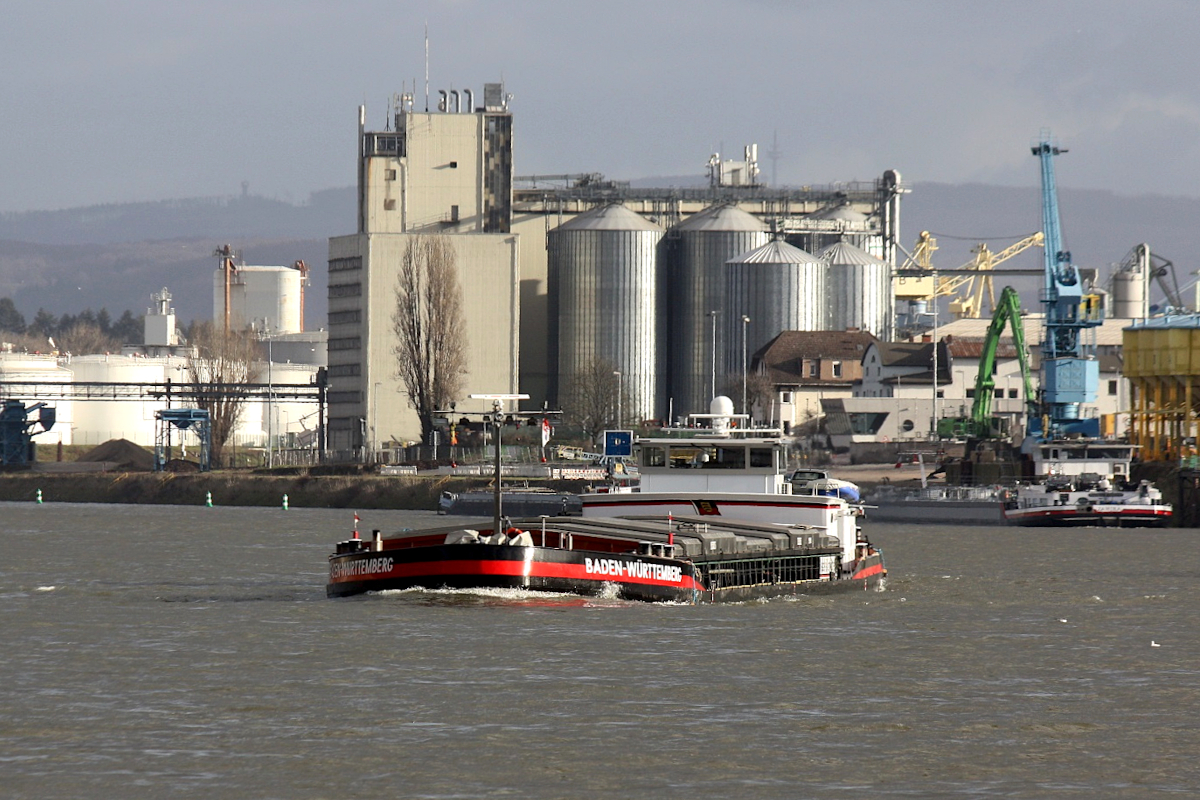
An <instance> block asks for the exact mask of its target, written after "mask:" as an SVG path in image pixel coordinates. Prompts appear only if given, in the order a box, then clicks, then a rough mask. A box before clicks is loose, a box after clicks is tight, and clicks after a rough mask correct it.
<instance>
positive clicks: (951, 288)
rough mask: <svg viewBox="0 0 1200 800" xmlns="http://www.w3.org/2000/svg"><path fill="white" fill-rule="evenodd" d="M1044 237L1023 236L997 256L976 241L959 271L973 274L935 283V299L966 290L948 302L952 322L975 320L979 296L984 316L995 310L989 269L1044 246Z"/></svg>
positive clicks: (979, 303) (1036, 235) (978, 307)
mask: <svg viewBox="0 0 1200 800" xmlns="http://www.w3.org/2000/svg"><path fill="white" fill-rule="evenodd" d="M1045 238H1046V237H1045V236H1044V235H1043V234H1042V233H1041V231H1038V232H1037V233H1035V234H1033V235H1032V236H1026V237H1025V238H1024V239H1022V240H1021V241H1019V242H1017V243H1016V244H1012V245H1009V246H1008V247H1006V248H1004V249H1003V250H1001V251H1000V252H999V253H993V252H992V251H991V250H989V249H988V246H987V243H986V242H980V243H979V245H978V246H977V247H976V248H975V249H974V250H972V251H971V252H972V253H974V254H975V259H974V260H973V261H968V262H967V263H966V264H963V265H962V267H960V269H963V270H970V271H972V272H974V273H976V274H974V275H950V276H947V277H944V278H939V280H938V291H937V294H938V297H949V296H950V295H952V294H954V293H955V292H957V291H958V290H959V289H960V288H962V287H966V289H965V291H964V292H963V293H962V295H961V296H960V297H958V298H957V299H955V300H951V301H950V313H951V314H953V315H954V318H955V319H968V318H969V319H979V311H980V307H981V306H982V305H983V293H984V292H985V291H986V292H987V296H988V313H989V314H990V313H992V312H993V311H994V310H995V308H996V291H995V289H994V288H993V287H992V274H991V273H992V269H993V268H994V267H995V266H996V265H997V264H1002V263H1004V262H1005V261H1008V260H1009V259H1010V258H1012V257H1013V256H1015V255H1018V254H1020V253H1023V252H1025V251H1026V250H1028V249H1029V248H1031V247H1044V246H1045Z"/></svg>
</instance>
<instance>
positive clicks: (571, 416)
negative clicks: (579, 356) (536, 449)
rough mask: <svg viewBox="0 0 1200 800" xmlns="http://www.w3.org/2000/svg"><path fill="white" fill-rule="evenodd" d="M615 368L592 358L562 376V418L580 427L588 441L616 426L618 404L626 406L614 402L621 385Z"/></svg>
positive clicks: (626, 407) (613, 365) (627, 404)
mask: <svg viewBox="0 0 1200 800" xmlns="http://www.w3.org/2000/svg"><path fill="white" fill-rule="evenodd" d="M616 369H617V365H616V364H614V363H613V362H611V361H609V360H607V359H603V358H593V359H592V360H591V361H588V362H586V363H584V364H583V366H582V368H581V369H580V371H579V372H576V373H575V374H574V375H570V376H564V377H566V378H567V380H565V381H564V382H563V384H564V390H563V392H562V395H563V396H562V397H561V398H560V401H561V403H562V407H563V419H564V420H565V421H566V422H570V423H574V424H575V425H578V426H579V427H580V428H582V429H583V432H584V434H585V435H586V436H587V437H588V440H589V441H592V442H595V441H596V439H597V438H598V437H599V436H600V434H601V433H603V432H604V431H606V430H610V429H613V428H615V427H616V425H617V409H618V405H623V406H624V409H628V408H629V407H630V403H628V402H622V403H620V404H619V403H618V400H617V393H618V392H619V391H621V390H622V389H623V388H624V387H623V386H622V385H621V383H622V382H621V379H620V378H619V377H618V376H617V374H616ZM625 399H627V398H623V400H625ZM624 409H622V410H624Z"/></svg>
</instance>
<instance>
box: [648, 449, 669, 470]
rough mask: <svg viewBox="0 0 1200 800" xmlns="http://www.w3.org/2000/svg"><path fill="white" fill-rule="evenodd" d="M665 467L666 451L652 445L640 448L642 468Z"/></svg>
mask: <svg viewBox="0 0 1200 800" xmlns="http://www.w3.org/2000/svg"><path fill="white" fill-rule="evenodd" d="M666 465H667V449H666V448H665V447H656V446H654V445H645V446H643V447H642V466H643V467H665V466H666Z"/></svg>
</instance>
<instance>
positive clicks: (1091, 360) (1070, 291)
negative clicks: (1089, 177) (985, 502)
mask: <svg viewBox="0 0 1200 800" xmlns="http://www.w3.org/2000/svg"><path fill="white" fill-rule="evenodd" d="M1032 149H1033V154H1034V155H1035V156H1037V157H1038V158H1039V159H1040V161H1041V167H1042V231H1043V232H1044V233H1045V235H1046V241H1045V244H1046V249H1045V259H1046V275H1045V285H1044V287H1043V288H1042V291H1041V296H1040V297H1039V300H1040V301H1041V303H1042V304H1043V306H1044V307H1045V312H1046V329H1045V335H1044V336H1043V339H1042V404H1041V406H1042V414H1041V419H1036V418H1035V419H1031V420H1029V432H1030V434H1032V436H1031V438H1033V439H1042V440H1046V439H1059V438H1065V437H1080V436H1083V437H1098V436H1099V435H1100V423H1099V420H1098V419H1096V418H1094V417H1093V418H1085V417H1084V416H1083V413H1082V411H1083V406H1084V405H1085V404H1088V403H1094V402H1095V401H1096V390H1097V387H1098V386H1099V384H1100V366H1099V363H1098V362H1097V361H1096V358H1095V347H1094V344H1089V343H1086V342H1085V341H1084V339H1085V337H1084V331H1085V330H1087V329H1089V328H1094V327H1096V326H1097V325H1100V324H1101V322H1102V321H1103V314H1104V311H1103V306H1102V303H1101V302H1100V298H1099V296H1098V295H1096V294H1092V293H1086V292H1085V287H1084V285H1083V280H1082V278H1081V277H1080V274H1079V270H1078V269H1076V267H1075V265H1074V264H1072V263H1071V253H1070V252H1069V251H1067V250H1065V249H1064V248H1063V241H1062V225H1061V223H1060V222H1059V218H1058V189H1057V187H1056V185H1055V182H1054V160H1053V159H1054V157H1055V156H1057V155H1061V154H1062V153H1065V152H1067V151H1066V149H1065V148H1060V147H1058V146H1057V145H1055V144H1054V143H1053V142H1052V141H1051V139H1050V134H1049V132H1047V131H1043V133H1042V135H1041V137H1040V141H1039V142H1038V143H1037V144H1036V145H1034V147H1033V148H1032Z"/></svg>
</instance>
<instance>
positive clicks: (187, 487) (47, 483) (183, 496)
mask: <svg viewBox="0 0 1200 800" xmlns="http://www.w3.org/2000/svg"><path fill="white" fill-rule="evenodd" d="M486 485H487V481H486V480H482V479H480V478H459V477H450V476H445V475H441V476H437V475H433V476H422V475H396V476H390V475H386V476H385V475H307V474H298V475H269V474H260V473H246V472H242V471H235V470H230V471H218V472H207V473H190V474H176V473H161V472H159V473H144V472H103V473H82V474H81V473H70V474H52V473H36V472H16V473H7V474H0V501H15V502H21V501H29V502H36V501H37V496H38V492H39V491H40V492H41V494H42V501H43V502H47V503H49V502H58V503H150V504H156V505H157V504H162V505H204V504H205V503H206V502H207V501H208V498H209V497H210V496H211V498H212V503H213V505H222V506H279V505H281V504H282V503H283V496H284V495H285V494H286V495H287V497H288V505H289V506H290V507H295V508H351V509H369V508H390V509H399V510H424V511H432V510H434V509H436V508H437V501H438V497H440V496H441V493H442V492H445V491H450V492H461V491H465V490H467V489H474V488H480V487H483V486H486ZM538 485H544V486H547V487H550V488H554V489H560V490H565V491H572V492H578V491H582V489H583V483H582V482H580V481H545V482H539V483H538Z"/></svg>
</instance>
